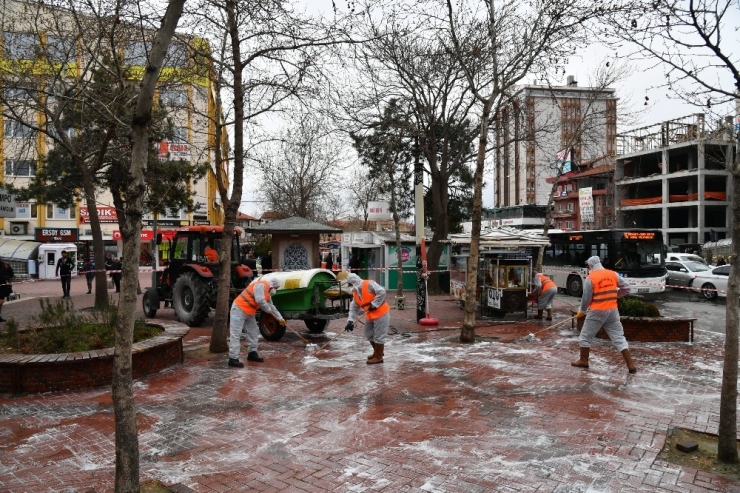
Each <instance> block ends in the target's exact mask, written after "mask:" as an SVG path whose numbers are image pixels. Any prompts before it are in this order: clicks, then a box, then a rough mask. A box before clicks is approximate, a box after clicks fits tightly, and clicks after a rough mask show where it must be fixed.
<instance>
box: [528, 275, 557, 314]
mask: <svg viewBox="0 0 740 493" xmlns="http://www.w3.org/2000/svg"><path fill="white" fill-rule="evenodd" d="M532 272H534V294H535V295H537V315H536V316H535V317H534V318H536V319H537V320H542V311H543V310H547V319H546V320H552V303H553V301H554V300H555V295H556V294H557V293H558V285H557V284H555V283H554V282H552V280H551V279H550V278H549V277H547V276H546V275H544V274H542V273H541V272H537V270H533V271H532Z"/></svg>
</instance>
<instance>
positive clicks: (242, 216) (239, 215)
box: [236, 212, 259, 221]
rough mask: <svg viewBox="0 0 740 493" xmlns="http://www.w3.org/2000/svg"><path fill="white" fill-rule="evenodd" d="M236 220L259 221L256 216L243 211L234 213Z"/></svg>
mask: <svg viewBox="0 0 740 493" xmlns="http://www.w3.org/2000/svg"><path fill="white" fill-rule="evenodd" d="M236 220H237V221H259V219H257V218H256V217H252V216H250V215H249V214H244V213H243V212H237V213H236Z"/></svg>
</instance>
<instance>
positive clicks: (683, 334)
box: [573, 312, 696, 342]
mask: <svg viewBox="0 0 740 493" xmlns="http://www.w3.org/2000/svg"><path fill="white" fill-rule="evenodd" d="M573 315H575V312H574V313H573ZM619 319H620V321H621V322H622V327H624V337H625V338H627V340H628V341H630V342H632V341H634V342H693V341H694V321H696V319H695V318H680V317H620V318H619ZM576 320H577V322H576V328H577V329H578V331H579V332H580V331H581V327H583V320H584V319H583V318H579V319H576ZM596 337H598V338H599V339H608V338H609V336H607V335H606V332H605V331H604V329H601V330H599V331H598V332H597V333H596Z"/></svg>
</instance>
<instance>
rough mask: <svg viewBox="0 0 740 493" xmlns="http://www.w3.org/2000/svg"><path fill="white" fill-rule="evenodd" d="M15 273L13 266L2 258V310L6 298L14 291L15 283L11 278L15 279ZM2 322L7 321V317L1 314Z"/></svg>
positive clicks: (0, 302)
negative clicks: (12, 282) (13, 283)
mask: <svg viewBox="0 0 740 493" xmlns="http://www.w3.org/2000/svg"><path fill="white" fill-rule="evenodd" d="M14 276H15V274H14V273H13V268H12V267H10V265H9V264H7V263H5V261H3V260H0V311H2V309H3V303H5V299H6V298H7V297H8V296H10V295H11V293H12V292H13V285H12V284H11V282H10V280H11V279H13V277H14ZM0 322H5V319H4V318H3V317H2V316H0Z"/></svg>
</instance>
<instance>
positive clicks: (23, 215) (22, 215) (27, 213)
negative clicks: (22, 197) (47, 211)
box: [15, 202, 38, 219]
mask: <svg viewBox="0 0 740 493" xmlns="http://www.w3.org/2000/svg"><path fill="white" fill-rule="evenodd" d="M15 217H16V218H18V219H36V218H37V217H38V215H37V207H36V204H35V203H33V202H18V203H17V204H16V206H15Z"/></svg>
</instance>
